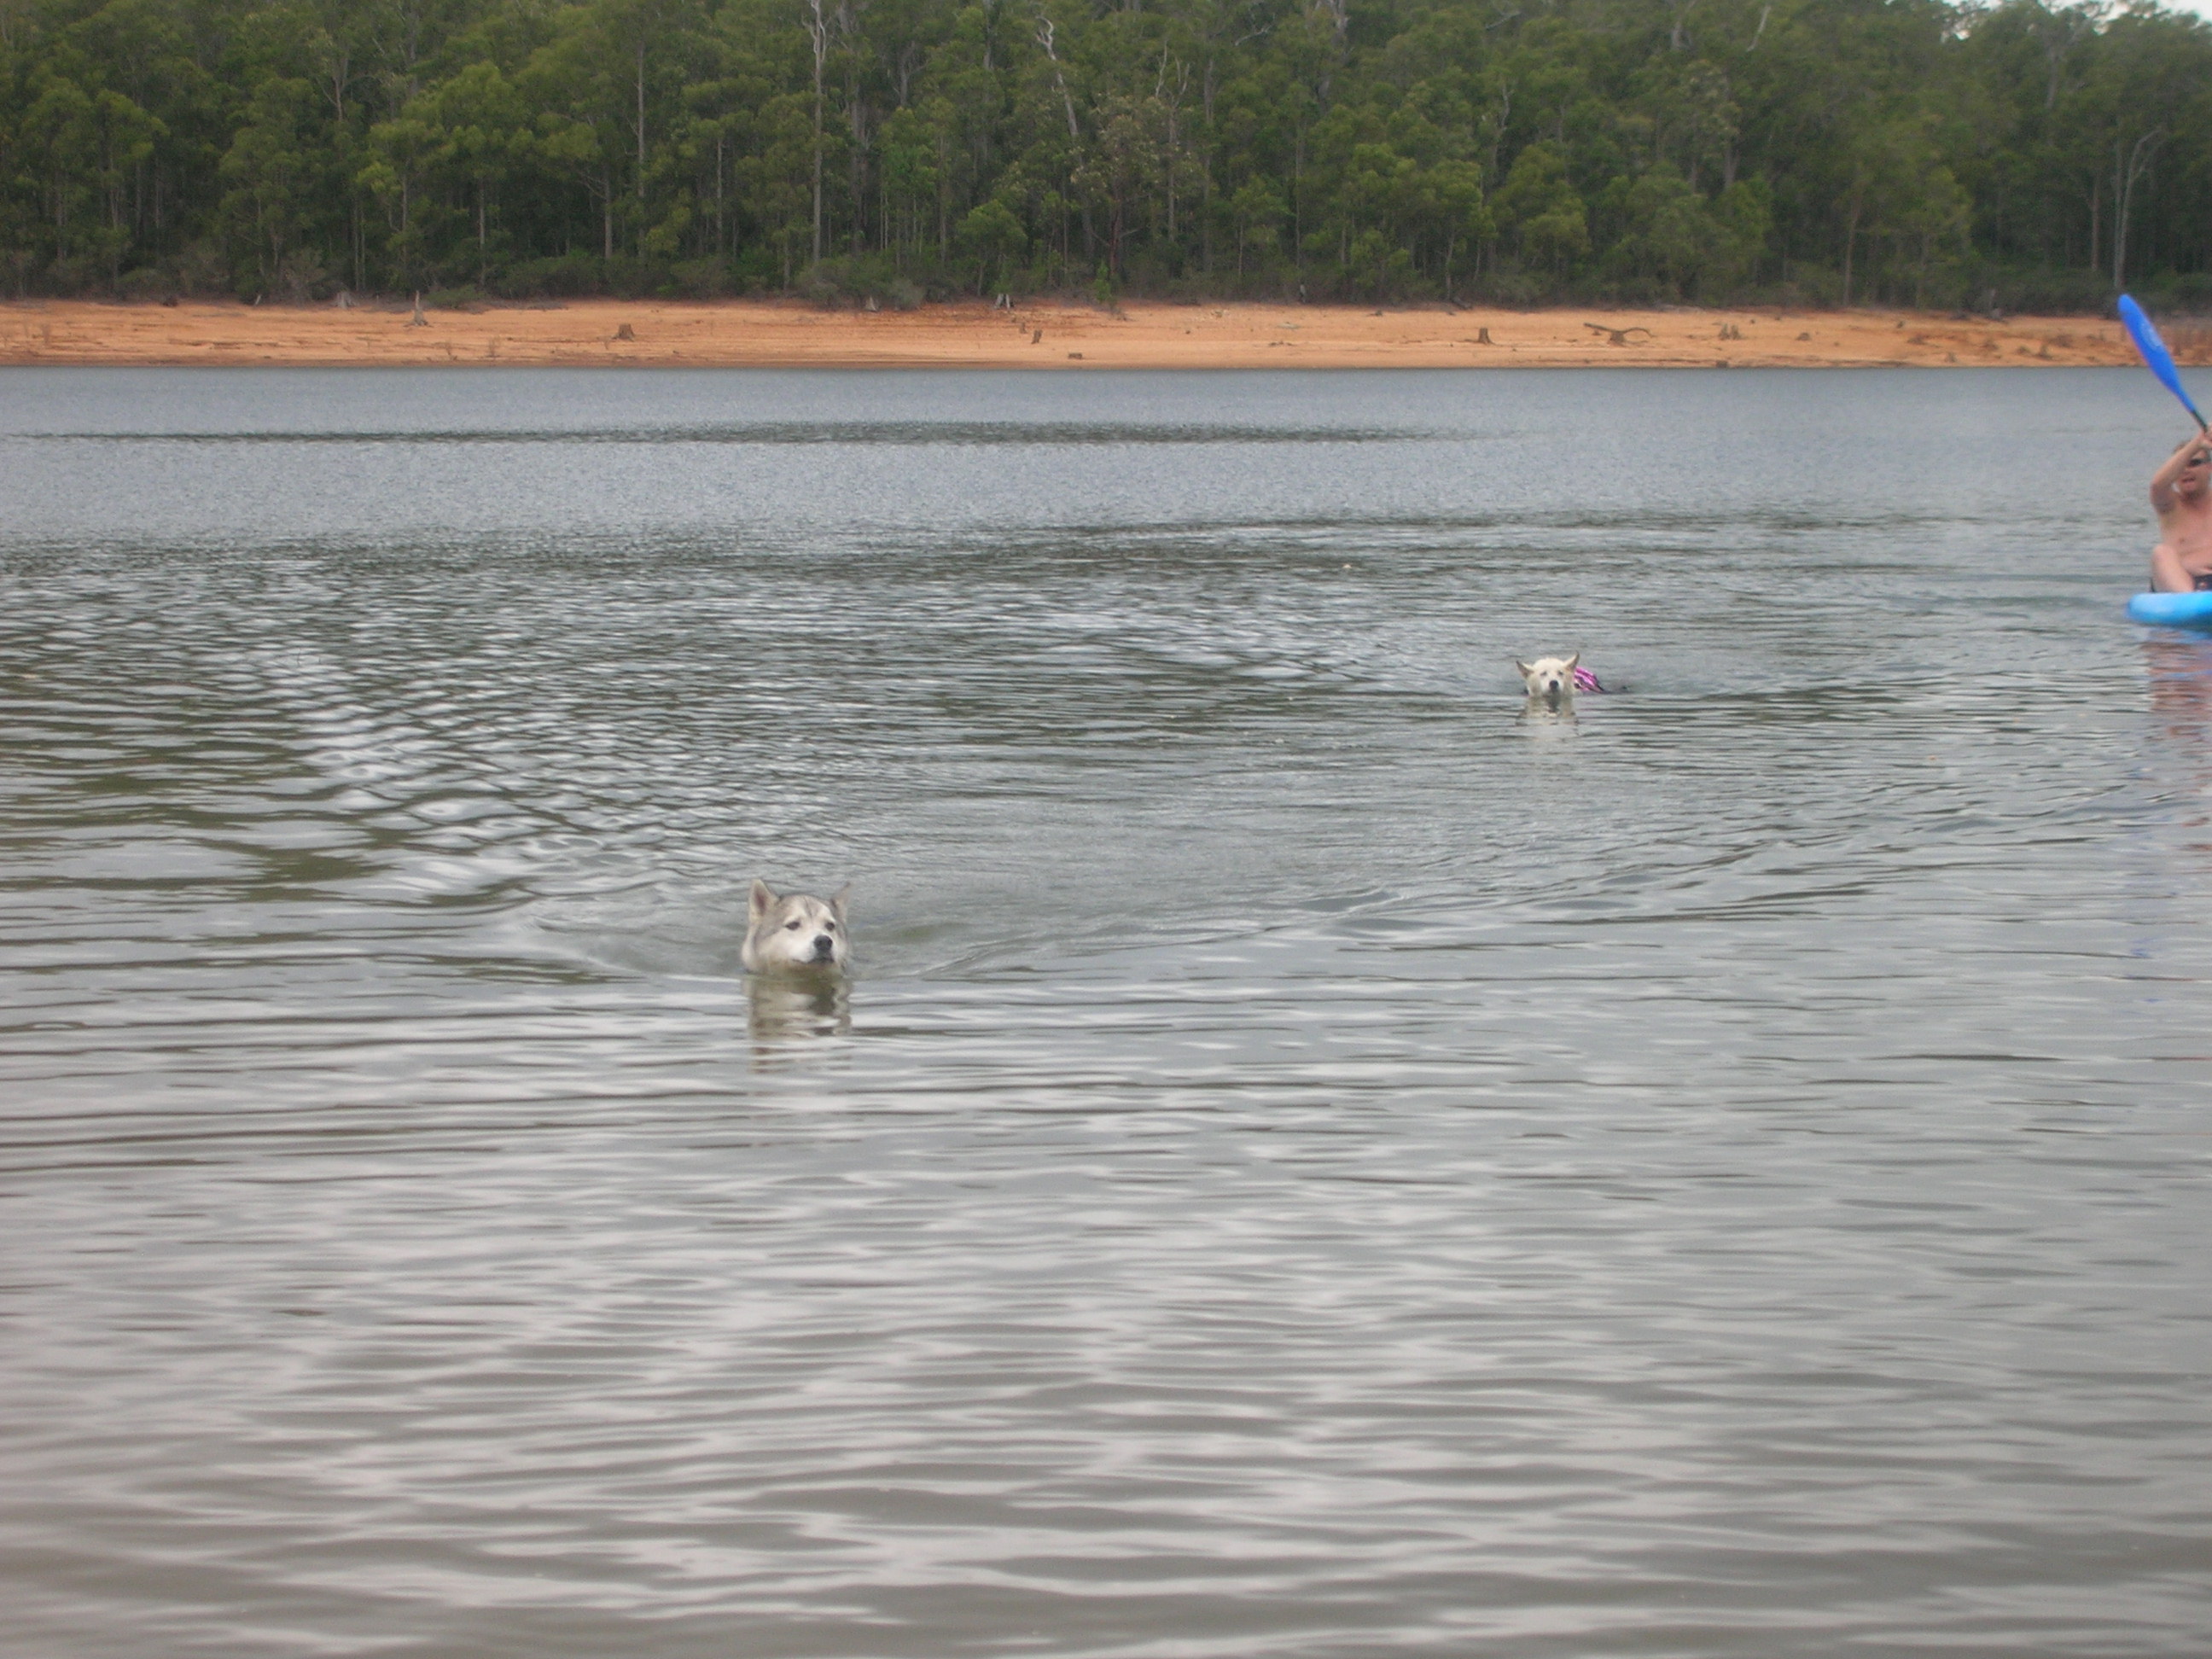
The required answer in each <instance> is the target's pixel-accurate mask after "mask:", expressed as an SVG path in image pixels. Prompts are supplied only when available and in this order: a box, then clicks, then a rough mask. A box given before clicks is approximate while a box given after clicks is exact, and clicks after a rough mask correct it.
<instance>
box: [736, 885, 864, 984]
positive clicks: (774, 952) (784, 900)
mask: <svg viewBox="0 0 2212 1659" xmlns="http://www.w3.org/2000/svg"><path fill="white" fill-rule="evenodd" d="M852 890H853V889H852V887H851V885H850V884H847V885H846V886H843V887H841V888H839V889H838V890H836V892H835V893H833V894H831V895H830V896H829V897H828V898H827V899H818V898H816V897H814V896H812V895H811V894H808V893H790V894H787V895H785V896H783V897H781V898H778V897H777V896H776V895H775V890H773V889H771V888H770V887H769V884H767V883H766V882H764V881H755V882H754V883H753V896H752V904H751V908H750V913H749V916H748V921H747V925H746V927H745V948H744V951H742V952H741V953H740V954H741V958H742V960H743V961H744V964H745V968H746V969H747V971H749V972H751V973H756V974H775V973H794V972H797V973H832V974H834V973H842V972H843V971H844V968H845V964H846V963H847V962H848V960H849V959H850V957H851V952H850V951H849V949H848V944H847V940H846V937H845V896H846V895H847V894H848V893H850V892H851V891H852Z"/></svg>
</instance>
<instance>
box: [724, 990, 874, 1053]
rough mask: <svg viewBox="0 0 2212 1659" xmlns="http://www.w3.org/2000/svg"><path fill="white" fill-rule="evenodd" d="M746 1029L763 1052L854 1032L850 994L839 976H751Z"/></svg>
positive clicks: (746, 998) (746, 997)
mask: <svg viewBox="0 0 2212 1659" xmlns="http://www.w3.org/2000/svg"><path fill="white" fill-rule="evenodd" d="M745 1001H746V1006H747V1010H748V1018H747V1029H748V1030H750V1032H751V1033H752V1038H753V1041H754V1042H756V1043H757V1044H759V1045H761V1046H762V1048H763V1050H765V1049H767V1048H773V1047H775V1046H777V1045H782V1044H790V1043H794V1042H806V1041H808V1040H810V1039H813V1038H817V1037H826V1036H844V1035H846V1034H847V1033H848V1032H849V1031H850V1030H852V1029H853V1005H852V994H851V991H850V989H849V987H848V986H847V984H846V981H845V977H844V975H842V974H751V975H747V976H746V979H745Z"/></svg>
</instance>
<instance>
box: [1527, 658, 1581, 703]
mask: <svg viewBox="0 0 2212 1659" xmlns="http://www.w3.org/2000/svg"><path fill="white" fill-rule="evenodd" d="M1582 659H1583V653H1581V652H1579V651H1577V652H1576V653H1575V654H1574V655H1573V656H1571V657H1539V658H1537V659H1536V660H1535V661H1534V662H1522V660H1521V659H1519V658H1518V657H1516V658H1515V659H1513V665H1514V666H1515V667H1516V668H1517V669H1519V670H1520V671H1521V683H1522V684H1523V685H1525V686H1527V687H1528V706H1529V707H1530V708H1553V709H1558V710H1560V711H1562V712H1564V711H1566V710H1570V709H1572V708H1574V706H1575V665H1576V664H1577V663H1578V662H1580V661H1581V660H1582Z"/></svg>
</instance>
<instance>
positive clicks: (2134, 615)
mask: <svg viewBox="0 0 2212 1659" xmlns="http://www.w3.org/2000/svg"><path fill="white" fill-rule="evenodd" d="M2128 620H2129V621H2130V622H2139V623H2148V624H2149V625H2150V626H2151V627H2153V628H2212V593H2138V594H2136V596H2135V598H2133V599H2130V600H2129V601H2128Z"/></svg>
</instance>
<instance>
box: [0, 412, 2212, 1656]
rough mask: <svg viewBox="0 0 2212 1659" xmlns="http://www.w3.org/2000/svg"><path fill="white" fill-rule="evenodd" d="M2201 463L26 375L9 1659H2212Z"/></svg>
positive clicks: (2001, 433)
mask: <svg viewBox="0 0 2212 1659" xmlns="http://www.w3.org/2000/svg"><path fill="white" fill-rule="evenodd" d="M2179 435H2180V432H2179V428H2178V426H2177V424H2176V417H2175V413H2174V411H2173V410H2172V407H2171V405H2170V404H2169V403H2168V401H2167V400H2166V398H2164V397H2163V395H2162V394H2160V392H2158V390H2157V388H2156V387H2155V386H2154V385H2152V384H2151V383H2150V382H2149V380H2148V377H2147V376H2142V375H2136V374H2102V373H2093V372H2086V371H2064V372H2044V373H2036V372H2030V371H2019V372H2012V373H2004V374H1984V373H1976V372H1968V371H1959V372H1955V373H1950V374H1911V373H1898V374H1887V373H1857V374H1844V373H1838V374H1817V373H1802V372H1801V373H1782V374H1743V373H1730V374H1711V373H1708V374H1664V373H1646V374H1597V373H1592V374H1573V373H1560V372H1553V373H1548V374H1463V375H1462V374H1420V375H1396V374H1367V375H1318V374H1316V375H1302V374H1273V375H1215V376H1206V375H1191V376H1187V377H1180V378H1178V377H1172V376H1149V375H1110V374H1098V375H1036V376H1014V375H1008V376H994V375H987V374H966V375H963V374H945V375H923V374H897V375H868V374H842V375H830V374H735V373H732V374H636V375H630V374H621V373H617V372H599V373H580V374H560V373H549V372H512V373H503V374H502V373H481V374H479V373H451V372H449V373H421V374H415V373H404V374H386V373H358V374H322V373H306V372H291V373H283V374H250V373H237V374H232V373H226V372H216V371H204V372H198V373H192V372H149V373H119V372H106V373H103V372H74V373H64V372H45V371H24V370H17V371H8V372H6V373H5V374H0V733H4V738H0V744H4V746H0V986H4V987H5V995H4V1002H3V1003H0V1095H4V1101H5V1105H4V1109H0V1577H4V1581H5V1583H7V1585H8V1587H9V1588H8V1589H7V1593H6V1600H7V1601H8V1604H9V1611H8V1613H7V1615H6V1618H7V1620H8V1623H9V1629H10V1631H11V1635H10V1637H9V1650H10V1652H11V1653H21V1654H24V1655H27V1656H40V1659H44V1656H69V1659H99V1656H109V1655H115V1656H140V1655H151V1654H163V1655H173V1654H188V1653H209V1654H216V1653H219V1654H223V1655H237V1656H258V1655H297V1654H315V1655H351V1654H361V1655H368V1654H374V1655H379V1656H383V1655H422V1656H433V1655H435V1656H447V1655H513V1656H518V1659H520V1656H533V1659H535V1656H547V1655H578V1656H601V1655H615V1654H621V1655H636V1656H648V1659H659V1656H692V1655H698V1656H707V1655H714V1656H732V1655H734V1656H744V1659H781V1656H884V1659H921V1656H939V1655H962V1656H965V1655H981V1654H1030V1653H1034V1654H1041V1655H1051V1656H1236V1659H1245V1656H1254V1659H1274V1656H1354V1655H1370V1654H1383V1653H1431V1654H1437V1655H1443V1654H1452V1655H1459V1654H1468V1653H1477V1652H1479V1653H1481V1654H1485V1655H1497V1656H1513V1659H1518V1656H1539V1655H1541V1656H1562V1659H1564V1656H1588V1655H1684V1656H1705V1655H1747V1656H1748V1655H1759V1656H1771V1655H1781V1654H1790V1655H1851V1656H1864V1655H1887V1654H1898V1655H1903V1654H1924V1653H1929V1652H1936V1651H1941V1652H1944V1653H1948V1654H1959V1655H1991V1656H1994V1655H2000V1654H2002V1655H2015V1654H2020V1653H2025V1652H2033V1653H2038V1654H2064V1655H2083V1656H2087V1655H2117V1654H2130V1655H2132V1654H2192V1653H2201V1652H2203V1651H2205V1650H2207V1649H2208V1647H2212V1466H2208V1465H2209V1464H2212V1460H2208V1452H2212V1405H2208V1373H2212V1331H2209V1330H2208V1324H2207V1297H2206V1289H2207V1273H2206V1262H2207V1261H2208V1259H2212V1248H2208V1247H2212V1203H2208V1199H2209V1198H2212V1191H2208V1187H2209V1186H2212V1183H2208V1181H2207V1173H2208V1169H2207V1158H2208V1152H2212V1141H2209V1140H2208V1139H2207V1127H2208V1120H2207V1115H2206V1108H2207V1103H2208V1102H2212V1089H2208V1087H2207V1085H2208V1084H2212V1033H2208V1030H2207V1016H2208V1012H2212V1004H2208V999H2207V994H2206V979H2207V977H2208V975H2212V931H2208V929H2212V921H2208V917H2212V826H2209V825H2208V817H2212V747H2208V744H2212V644H2208V643H2207V642H2205V641H2200V640H2197V639H2193V638H2191V637H2190V636H2187V635H2166V636H2162V637H2160V636H2153V635H2148V634H2146V633H2144V632H2142V630H2138V629H2133V628H2131V627H2130V626H2129V625H2128V624H2127V623H2125V622H2124V620H2123V619H2122V618H2121V616H2120V611H2119V606H2120V603H2121V601H2122V599H2124V596H2125V595H2126V593H2127V592H2129V591H2130V589H2131V588H2133V587H2135V586H2138V585H2139V583H2140V580H2141V577H2142V571H2143V569H2144V567H2145V563H2146V553H2147V550H2148V542H2149V540H2150V539H2151V538H2150V534H2149V532H2150V525H2149V520H2148V515H2147V513H2146V511H2145V509H2144V507H2143V505H2142V501H2143V489H2144V483H2145V482H2146V480H2147V478H2148V474H2149V472H2150V471H2151V470H2152V468H2153V467H2154V465H2155V464H2156V462H2157V461H2158V460H2159V459H2160V458H2161V457H2163V455H2164V454H2165V453H2166V450H2167V448H2168V447H2169V446H2170V445H2171V443H2172V441H2174V440H2176V439H2177V438H2178V437H2179ZM1576 648H1579V649H1580V650H1581V651H1582V652H1583V660H1584V662H1585V663H1586V664H1588V665H1590V666H1591V667H1593V668H1595V670H1596V671H1597V672H1598V673H1599V675H1600V676H1601V678H1603V679H1604V680H1605V682H1606V683H1607V685H1608V686H1610V687H1612V688H1613V692H1612V694H1611V695H1607V696H1595V697H1585V698H1584V699H1583V702H1582V705H1581V708H1580V710H1579V714H1578V717H1577V718H1575V719H1572V720H1562V719H1559V718H1553V717H1544V716H1535V717H1524V715H1523V712H1522V706H1521V699H1520V696H1519V683H1518V680H1517V678H1516V676H1515V675H1514V673H1513V671H1512V666H1511V661H1510V659H1512V658H1513V657H1514V656H1516V655H1519V656H1522V657H1529V656H1534V655H1537V654H1540V653H1550V652H1565V651H1569V650H1573V649H1576ZM755 875H762V876H765V877H767V878H769V879H770V880H771V881H773V882H775V884H778V885H779V886H786V885H789V886H796V887H798V888H800V889H802V890H814V891H827V890H829V889H831V888H834V887H836V886H837V885H839V884H842V883H844V882H847V881H848V880H849V881H850V882H852V883H853V884H854V897H853V922H854V932H855V937H856V940H857V947H858V956H857V967H858V972H857V974H856V975H855V977H854V980H853V981H852V983H851V985H850V986H849V988H848V990H847V991H846V992H845V993H844V994H815V993H812V992H811V991H802V990H794V989H789V988H775V987H752V988H750V989H749V987H748V985H747V982H746V981H745V979H744V975H743V973H742V971H741V969H740V967H739V963H738V945H739V942H740V939H741V936H742V933H743V930H744V921H745V900H746V893H747V890H748V886H749V884H750V880H751V878H753V877H754V876H755Z"/></svg>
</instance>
